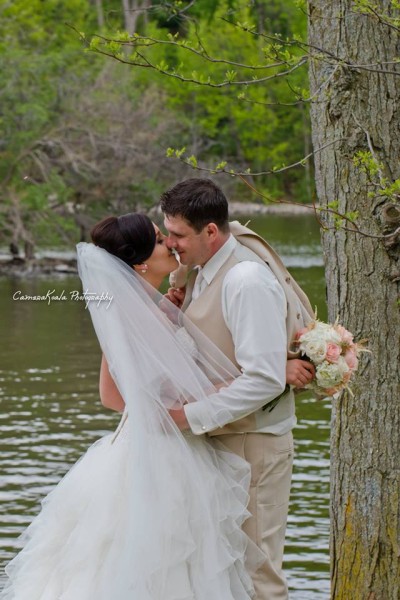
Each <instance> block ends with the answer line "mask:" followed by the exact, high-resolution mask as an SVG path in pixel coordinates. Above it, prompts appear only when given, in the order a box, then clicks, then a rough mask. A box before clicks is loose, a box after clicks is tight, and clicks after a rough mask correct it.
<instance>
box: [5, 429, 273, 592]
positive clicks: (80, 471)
mask: <svg viewBox="0 0 400 600" xmlns="http://www.w3.org/2000/svg"><path fill="white" fill-rule="evenodd" d="M129 431H130V430H129V427H127V426H124V427H123V428H122V429H121V431H120V433H119V434H118V435H117V436H116V437H115V434H114V435H108V436H105V437H104V438H102V439H101V440H99V441H98V442H96V443H95V444H94V445H93V446H91V448H90V449H89V450H88V451H87V453H86V454H85V455H84V456H83V457H82V458H81V459H80V460H79V461H78V463H77V464H76V465H75V466H74V467H73V468H72V469H71V470H70V471H69V473H68V474H67V475H66V476H65V477H64V478H63V479H62V480H61V482H60V483H59V484H58V485H57V487H56V488H55V489H54V490H53V491H52V492H51V493H50V494H49V495H48V496H47V497H46V498H45V500H44V501H43V503H42V510H41V512H40V514H39V515H38V516H37V517H36V518H35V520H34V521H33V522H32V524H31V525H30V526H29V527H28V529H27V530H26V531H25V533H24V534H23V538H24V540H23V541H24V548H23V550H22V551H21V552H20V553H19V554H18V555H17V556H16V557H15V558H14V559H13V560H12V561H11V563H10V564H9V565H8V567H7V568H6V572H7V575H8V577H9V580H8V582H7V584H6V587H5V589H4V590H3V592H2V593H1V594H0V598H1V600H248V599H249V598H251V596H252V583H251V577H250V571H251V570H253V569H255V568H256V567H257V566H258V564H259V563H260V562H261V561H262V557H261V556H260V555H258V554H257V550H256V549H255V548H253V547H252V546H251V543H249V540H248V538H247V537H246V536H245V535H244V533H243V532H242V530H241V525H242V523H243V521H244V520H245V519H246V518H247V517H248V513H247V512H246V505H247V500H248V496H247V487H248V484H249V468H248V465H247V463H245V462H244V461H242V460H241V459H240V458H239V457H237V456H235V455H233V454H231V453H229V452H225V451H223V450H222V449H221V448H218V447H216V445H215V442H210V441H208V440H207V439H205V438H204V437H196V436H192V435H191V434H190V435H189V434H187V435H184V436H180V435H175V436H168V435H165V434H163V435H160V436H157V434H154V439H153V441H151V440H150V442H149V446H148V448H147V449H146V448H141V449H138V448H137V447H136V448H135V447H132V444H133V442H132V439H131V438H132V436H131V434H130V433H129ZM148 453H151V454H152V456H154V460H153V462H151V461H150V463H149V461H148V460H145V461H144V463H145V464H146V469H145V470H144V469H141V468H140V463H141V456H143V457H146V459H148V456H149V454H148ZM132 456H133V457H134V458H133V459H132ZM149 464H150V467H149V466H148V465H149Z"/></svg>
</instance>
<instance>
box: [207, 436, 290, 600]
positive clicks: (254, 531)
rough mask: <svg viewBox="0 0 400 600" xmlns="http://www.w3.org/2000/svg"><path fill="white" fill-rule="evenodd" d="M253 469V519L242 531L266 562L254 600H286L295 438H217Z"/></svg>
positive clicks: (256, 580) (257, 575) (256, 576)
mask: <svg viewBox="0 0 400 600" xmlns="http://www.w3.org/2000/svg"><path fill="white" fill-rule="evenodd" d="M215 439H218V441H220V442H221V443H222V444H223V445H224V446H225V447H226V448H227V449H229V450H230V451H231V452H234V453H235V454H238V455H239V456H241V457H242V458H244V459H245V460H247V461H248V462H249V463H250V465H251V484H250V500H249V505H248V509H249V511H250V513H251V515H252V516H251V517H250V518H249V519H248V520H247V521H246V522H245V523H244V525H243V530H244V531H245V532H246V533H247V535H248V536H249V537H250V538H251V539H252V540H253V541H254V542H255V543H256V544H257V546H258V547H259V548H261V550H262V551H263V552H264V554H265V555H266V557H267V559H266V561H265V562H264V563H263V565H262V566H261V567H260V568H259V569H258V570H257V572H256V573H255V574H254V576H253V583H254V587H255V591H256V593H255V596H254V600H287V598H288V589H287V583H286V579H285V576H284V574H283V571H282V559H283V547H284V543H285V530H286V520H287V514H288V506H289V495H290V482H291V477H292V465H293V436H292V433H291V432H289V433H286V434H284V435H282V436H276V435H271V434H269V433H239V434H227V435H220V436H215Z"/></svg>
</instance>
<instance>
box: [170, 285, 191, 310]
mask: <svg viewBox="0 0 400 600" xmlns="http://www.w3.org/2000/svg"><path fill="white" fill-rule="evenodd" d="M185 294H186V288H184V287H181V288H173V287H171V288H169V289H168V292H167V293H166V294H165V297H166V298H168V300H169V301H170V302H172V304H175V306H177V307H178V308H181V307H182V304H183V301H184V299H185Z"/></svg>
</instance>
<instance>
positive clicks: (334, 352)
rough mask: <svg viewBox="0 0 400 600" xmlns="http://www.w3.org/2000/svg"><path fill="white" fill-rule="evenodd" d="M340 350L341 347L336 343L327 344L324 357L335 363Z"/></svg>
mask: <svg viewBox="0 0 400 600" xmlns="http://www.w3.org/2000/svg"><path fill="white" fill-rule="evenodd" d="M340 352H341V348H340V346H338V345H337V344H332V343H330V344H327V346H326V354H325V358H326V360H327V361H328V362H330V363H336V362H337V361H338V358H339V356H340ZM349 366H350V365H349Z"/></svg>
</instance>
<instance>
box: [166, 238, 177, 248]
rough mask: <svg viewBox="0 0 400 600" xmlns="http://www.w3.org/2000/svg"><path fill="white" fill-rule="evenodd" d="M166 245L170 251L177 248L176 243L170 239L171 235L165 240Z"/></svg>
mask: <svg viewBox="0 0 400 600" xmlns="http://www.w3.org/2000/svg"><path fill="white" fill-rule="evenodd" d="M165 243H166V245H167V248H169V249H170V250H172V248H175V246H176V242H174V241H173V240H172V239H171V238H170V236H169V235H168V236H167V237H166V238H165Z"/></svg>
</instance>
